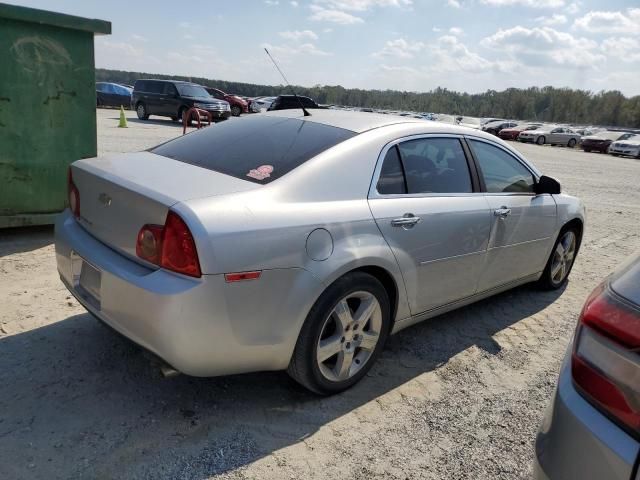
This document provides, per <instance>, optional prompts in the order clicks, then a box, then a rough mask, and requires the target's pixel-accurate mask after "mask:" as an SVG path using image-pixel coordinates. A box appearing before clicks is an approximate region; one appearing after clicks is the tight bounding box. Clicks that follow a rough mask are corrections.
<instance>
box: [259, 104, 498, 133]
mask: <svg viewBox="0 0 640 480" xmlns="http://www.w3.org/2000/svg"><path fill="white" fill-rule="evenodd" d="M261 115H271V116H278V117H285V118H297V119H299V120H303V121H306V122H315V123H321V124H323V125H329V126H331V127H336V128H342V129H345V130H351V131H352V132H355V133H362V132H366V131H367V130H372V129H374V128H381V127H386V126H388V125H397V124H420V125H424V127H425V128H424V130H425V133H431V132H433V133H459V134H465V133H472V134H473V135H476V136H477V135H480V136H484V135H481V132H477V131H476V130H473V129H471V128H468V127H461V126H457V125H453V124H451V123H441V122H431V121H428V120H423V119H421V118H420V119H418V118H412V117H401V116H399V115H383V114H380V113H368V112H357V111H350V110H332V109H326V110H325V109H318V110H315V109H314V110H312V112H311V115H310V116H307V117H305V116H304V114H303V113H302V110H300V109H297V108H296V109H290V110H275V111H270V112H265V113H262V114H261ZM487 137H488V138H493V136H492V135H488V134H487Z"/></svg>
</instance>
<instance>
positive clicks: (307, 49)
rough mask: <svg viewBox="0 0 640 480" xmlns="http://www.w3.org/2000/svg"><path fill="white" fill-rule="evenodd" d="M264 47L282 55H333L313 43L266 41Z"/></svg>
mask: <svg viewBox="0 0 640 480" xmlns="http://www.w3.org/2000/svg"><path fill="white" fill-rule="evenodd" d="M261 47H262V48H267V49H268V50H269V51H270V52H273V53H275V54H276V55H278V56H280V57H291V56H293V55H299V54H305V55H313V56H317V57H328V56H330V55H332V54H331V53H330V52H325V51H324V50H321V49H319V48H318V47H316V46H315V45H314V44H313V43H303V44H301V45H295V46H294V45H270V44H268V43H264V44H262V45H261Z"/></svg>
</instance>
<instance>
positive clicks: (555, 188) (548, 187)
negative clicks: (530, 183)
mask: <svg viewBox="0 0 640 480" xmlns="http://www.w3.org/2000/svg"><path fill="white" fill-rule="evenodd" d="M534 191H535V193H536V194H538V195H540V194H543V193H549V194H551V195H558V194H559V193H560V182H559V181H557V180H556V179H555V178H551V177H547V176H546V175H542V176H541V177H540V178H539V179H538V183H536V184H535V186H534Z"/></svg>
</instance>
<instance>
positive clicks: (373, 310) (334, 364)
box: [316, 291, 382, 382]
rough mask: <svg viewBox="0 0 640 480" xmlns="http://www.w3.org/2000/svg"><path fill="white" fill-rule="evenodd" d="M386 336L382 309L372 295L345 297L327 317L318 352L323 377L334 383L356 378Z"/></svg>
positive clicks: (358, 293)
mask: <svg viewBox="0 0 640 480" xmlns="http://www.w3.org/2000/svg"><path fill="white" fill-rule="evenodd" d="M381 332H382V309H381V308H380V303H379V302H378V299H377V298H376V297H375V296H374V295H373V294H371V293H369V292H365V291H360V292H354V293H350V294H349V295H347V296H345V297H343V298H342V299H341V300H340V301H339V302H338V303H337V304H336V306H335V307H334V308H333V310H332V311H331V313H330V314H329V315H328V316H327V318H326V320H325V322H324V324H323V326H322V329H321V330H320V338H319V340H318V345H317V348H316V361H317V364H318V367H319V369H320V372H321V374H322V375H323V376H324V377H325V378H326V379H327V380H330V381H332V382H337V381H344V380H348V379H349V378H351V377H353V376H354V375H355V374H356V373H358V371H360V369H362V368H363V367H364V366H365V365H366V363H367V362H368V361H369V359H370V358H371V356H372V355H373V352H374V351H375V349H376V346H377V345H378V341H379V339H380V334H381Z"/></svg>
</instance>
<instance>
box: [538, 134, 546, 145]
mask: <svg viewBox="0 0 640 480" xmlns="http://www.w3.org/2000/svg"><path fill="white" fill-rule="evenodd" d="M545 141H546V138H544V137H542V136H540V137H538V139H537V140H536V143H537V144H538V145H544V143H545Z"/></svg>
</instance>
